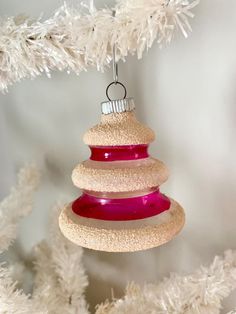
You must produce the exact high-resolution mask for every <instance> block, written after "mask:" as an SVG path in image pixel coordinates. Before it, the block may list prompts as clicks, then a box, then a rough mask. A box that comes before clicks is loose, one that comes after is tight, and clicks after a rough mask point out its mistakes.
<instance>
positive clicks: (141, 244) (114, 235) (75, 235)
mask: <svg viewBox="0 0 236 314" xmlns="http://www.w3.org/2000/svg"><path fill="white" fill-rule="evenodd" d="M184 222H185V215H184V210H183V209H182V207H181V206H180V205H179V204H178V203H177V202H175V201H174V200H171V208H170V209H169V210H168V211H165V212H163V213H162V214H159V215H157V216H153V217H151V218H145V219H139V220H132V221H105V220H97V219H91V218H84V217H81V216H78V215H76V214H74V212H73V211H72V209H71V204H69V205H68V206H66V207H65V208H64V209H63V210H62V212H61V215H60V217H59V226H60V229H61V231H62V233H63V234H64V235H65V237H66V238H68V239H69V240H70V241H72V242H73V243H75V244H77V245H80V246H83V247H86V248H89V249H94V250H100V251H107V252H134V251H140V250H145V249H150V248H153V247H156V246H160V245H162V244H164V243H166V242H168V241H170V240H171V239H172V238H174V237H175V236H176V235H177V234H178V233H179V232H180V230H181V229H182V227H183V225H184Z"/></svg>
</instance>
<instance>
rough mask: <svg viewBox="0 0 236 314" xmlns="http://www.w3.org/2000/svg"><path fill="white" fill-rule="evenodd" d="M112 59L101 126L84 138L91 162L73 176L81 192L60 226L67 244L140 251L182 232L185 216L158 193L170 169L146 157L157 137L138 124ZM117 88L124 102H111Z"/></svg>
mask: <svg viewBox="0 0 236 314" xmlns="http://www.w3.org/2000/svg"><path fill="white" fill-rule="evenodd" d="M113 60H114V62H113V74H114V75H113V76H114V81H113V82H112V83H111V84H109V85H108V87H107V90H106V94H107V98H108V101H105V102H103V103H102V105H101V109H102V117H101V122H100V123H99V124H98V125H96V126H94V127H93V128H91V129H89V130H88V131H87V132H86V133H85V135H84V142H85V144H87V145H89V148H90V150H91V156H90V159H89V160H86V161H84V162H82V163H81V164H79V165H78V166H77V167H76V168H75V169H74V171H73V173H72V180H73V182H74V184H75V186H76V187H78V188H80V189H82V192H83V193H82V196H80V197H79V198H78V199H77V200H75V201H74V202H72V203H71V204H69V205H67V206H66V207H65V208H64V209H63V211H62V213H61V215H60V218H59V225H60V228H61V231H62V233H63V234H64V235H65V236H66V237H67V238H68V239H69V240H71V241H72V242H74V243H76V244H78V245H81V246H84V247H87V248H91V249H95V250H102V251H110V252H126V251H138V250H144V249H148V248H152V247H155V246H159V245H161V244H163V243H165V242H168V241H169V240H171V239H172V238H173V237H174V236H175V235H176V234H177V233H178V232H179V231H180V230H181V229H182V227H183V224H184V211H183V209H182V208H181V206H180V205H179V204H178V203H177V202H175V201H174V200H171V199H169V198H168V197H167V196H165V195H163V194H162V193H161V192H160V186H161V185H162V184H163V183H164V182H165V181H166V180H167V178H168V170H167V168H166V166H165V165H164V164H163V163H162V162H161V161H159V160H158V159H155V158H153V157H151V156H149V154H148V146H149V144H150V143H151V142H152V141H153V140H154V138H155V135H154V132H153V131H152V130H151V129H150V128H148V127H147V126H145V125H143V124H141V123H140V122H139V121H138V120H137V119H136V117H135V113H134V109H135V104H134V100H133V99H132V98H126V88H125V86H124V85H123V84H122V83H120V82H119V81H118V67H117V63H116V62H115V60H116V56H115V49H113ZM113 84H115V85H121V86H122V87H123V88H124V92H125V93H124V98H123V99H117V100H111V99H110V97H109V88H110V87H111V86H112V85H113Z"/></svg>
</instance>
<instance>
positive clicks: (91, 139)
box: [83, 112, 155, 146]
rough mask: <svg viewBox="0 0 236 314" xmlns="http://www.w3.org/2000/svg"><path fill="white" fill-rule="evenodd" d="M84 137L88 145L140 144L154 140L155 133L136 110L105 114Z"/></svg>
mask: <svg viewBox="0 0 236 314" xmlns="http://www.w3.org/2000/svg"><path fill="white" fill-rule="evenodd" d="M83 139H84V142H85V144H87V145H101V146H104V145H105V146H106V145H108V146H109V145H138V144H149V143H151V142H153V141H154V139H155V134H154V132H153V131H152V130H151V129H150V128H149V127H147V126H145V125H143V124H141V123H140V122H139V121H138V120H137V119H136V117H135V114H134V112H123V113H113V114H108V115H104V114H103V115H102V118H101V123H99V124H97V125H96V126H94V127H92V128H91V129H89V130H88V131H87V132H86V133H85V135H84V138H83Z"/></svg>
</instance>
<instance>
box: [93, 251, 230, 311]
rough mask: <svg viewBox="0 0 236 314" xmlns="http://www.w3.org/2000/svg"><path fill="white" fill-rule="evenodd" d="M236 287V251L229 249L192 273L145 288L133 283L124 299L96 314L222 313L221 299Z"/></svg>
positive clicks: (173, 276)
mask: <svg viewBox="0 0 236 314" xmlns="http://www.w3.org/2000/svg"><path fill="white" fill-rule="evenodd" d="M235 288H236V252H232V251H228V252H226V253H225V256H224V258H221V257H216V258H215V259H214V261H213V263H212V264H211V265H210V267H208V268H207V267H201V268H200V269H199V270H197V271H196V272H195V273H193V274H192V275H189V276H184V277H181V276H180V275H177V274H172V275H171V276H170V277H169V278H168V279H165V280H164V281H163V282H161V283H160V284H157V285H154V284H151V285H150V284H149V285H145V286H144V287H143V288H141V287H139V286H137V285H134V284H131V285H129V286H128V288H127V292H126V295H125V297H124V298H123V299H119V300H115V301H114V302H112V303H105V304H102V305H101V306H100V307H98V309H97V312H96V314H121V313H122V314H141V313H156V314H164V313H172V314H190V313H191V314H199V313H201V314H218V313H220V309H221V301H222V300H223V299H224V298H226V297H227V296H228V295H229V294H230V292H231V291H232V290H234V289H235Z"/></svg>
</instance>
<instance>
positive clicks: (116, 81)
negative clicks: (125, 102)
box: [106, 10, 127, 101]
mask: <svg viewBox="0 0 236 314" xmlns="http://www.w3.org/2000/svg"><path fill="white" fill-rule="evenodd" d="M112 16H113V17H114V18H115V16H116V11H115V10H113V11H112ZM112 74H113V81H112V82H111V83H110V84H109V85H108V86H107V88H106V96H107V98H108V100H109V101H111V98H110V96H109V88H110V87H111V86H112V85H120V86H121V87H123V89H124V96H123V99H125V98H126V96H127V90H126V87H125V85H124V84H123V83H121V82H120V81H119V69H118V62H117V59H116V43H114V45H113V48H112Z"/></svg>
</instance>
